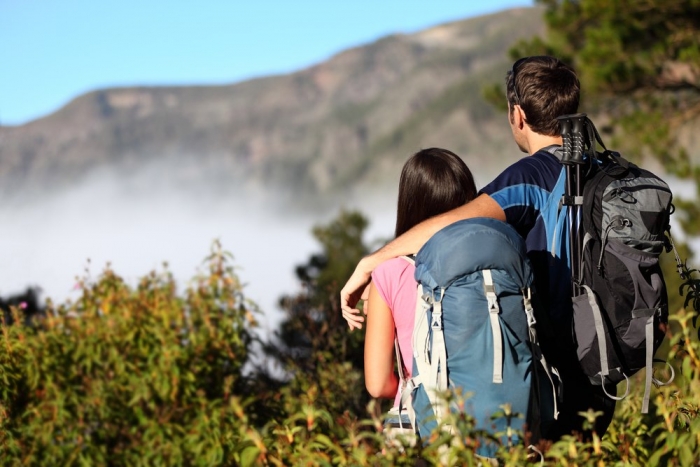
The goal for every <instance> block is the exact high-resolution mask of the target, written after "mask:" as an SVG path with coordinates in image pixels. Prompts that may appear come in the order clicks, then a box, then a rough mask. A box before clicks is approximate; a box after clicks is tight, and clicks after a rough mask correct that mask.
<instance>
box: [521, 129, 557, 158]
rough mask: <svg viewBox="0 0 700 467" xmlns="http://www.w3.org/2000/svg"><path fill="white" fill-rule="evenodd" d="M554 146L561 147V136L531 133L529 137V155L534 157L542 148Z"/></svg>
mask: <svg viewBox="0 0 700 467" xmlns="http://www.w3.org/2000/svg"><path fill="white" fill-rule="evenodd" d="M554 145H559V146H561V136H545V135H540V134H537V133H530V134H529V135H528V153H529V154H530V155H533V154H534V153H536V152H537V151H539V150H540V149H542V148H546V147H548V146H554Z"/></svg>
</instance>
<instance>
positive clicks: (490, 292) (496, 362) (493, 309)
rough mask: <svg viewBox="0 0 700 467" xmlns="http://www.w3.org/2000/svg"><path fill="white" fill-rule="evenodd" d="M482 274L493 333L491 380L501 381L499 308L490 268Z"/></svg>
mask: <svg viewBox="0 0 700 467" xmlns="http://www.w3.org/2000/svg"><path fill="white" fill-rule="evenodd" d="M482 274H483V275H484V294H486V301H487V303H488V311H489V319H490V321H491V333H492V334H493V382H494V383H497V384H500V383H502V382H503V338H502V337H501V324H500V322H499V320H498V315H499V313H500V312H501V309H500V308H499V306H498V296H497V295H496V287H495V286H494V285H493V277H492V276H491V270H490V269H484V270H483V271H482Z"/></svg>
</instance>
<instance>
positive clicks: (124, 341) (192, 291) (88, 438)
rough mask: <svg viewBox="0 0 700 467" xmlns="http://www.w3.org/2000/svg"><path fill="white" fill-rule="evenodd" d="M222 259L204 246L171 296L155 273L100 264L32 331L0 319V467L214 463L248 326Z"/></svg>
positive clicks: (227, 432) (169, 286) (230, 429)
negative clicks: (204, 259)
mask: <svg viewBox="0 0 700 467" xmlns="http://www.w3.org/2000/svg"><path fill="white" fill-rule="evenodd" d="M228 262H229V257H228V254H227V253H225V252H223V251H222V250H221V248H220V247H219V246H218V244H217V245H215V246H214V248H213V251H212V254H211V256H210V257H209V258H208V265H209V271H208V274H206V275H202V276H201V277H198V278H197V279H196V280H195V282H194V284H193V285H192V286H191V287H190V288H188V289H187V290H186V291H185V294H184V296H182V297H181V296H178V294H177V293H176V286H175V283H174V281H173V279H172V277H171V276H170V274H169V273H167V272H164V273H162V274H155V273H152V274H150V275H148V276H146V277H144V278H143V279H141V281H140V282H139V283H138V285H137V286H136V287H131V286H129V285H128V284H127V283H126V282H125V281H124V280H123V279H122V278H121V277H119V276H118V275H117V274H116V273H115V272H114V271H112V270H110V269H107V270H105V271H104V272H103V273H102V275H101V276H100V277H99V278H98V279H97V280H96V281H95V282H90V281H88V280H87V279H85V280H81V281H80V282H79V287H80V289H81V292H82V294H81V296H80V298H79V299H78V300H77V301H76V302H75V303H66V304H63V305H59V306H53V305H52V304H48V306H47V308H48V310H47V311H48V313H47V314H48V316H47V318H45V319H44V320H43V321H42V322H41V323H40V324H39V325H38V326H37V327H24V326H19V325H13V326H2V329H1V331H2V334H1V335H0V378H2V379H1V381H2V384H0V387H2V390H1V392H0V459H2V460H3V464H7V465H10V464H12V465H16V464H20V463H21V464H23V465H107V464H110V465H184V464H186V465H214V464H218V463H221V462H222V461H223V460H224V458H225V457H226V453H227V451H228V450H229V447H227V446H226V444H225V442H226V441H227V439H229V438H231V436H232V433H235V431H236V427H237V422H236V416H235V410H234V409H235V408H236V404H238V402H236V398H235V397H234V395H236V394H238V395H241V394H245V393H246V391H245V387H246V381H245V378H244V377H243V376H242V368H243V366H244V365H245V364H246V362H247V361H248V357H249V347H250V344H251V341H252V336H251V329H252V328H253V327H254V326H255V325H256V324H255V319H254V317H253V314H252V313H253V312H254V310H255V307H254V306H252V304H250V303H248V302H247V301H246V300H245V298H244V297H243V295H242V293H241V285H240V283H239V281H238V278H237V277H236V275H235V274H234V273H233V270H232V268H231V266H230V265H229V264H228Z"/></svg>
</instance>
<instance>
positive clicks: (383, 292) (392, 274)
mask: <svg viewBox="0 0 700 467" xmlns="http://www.w3.org/2000/svg"><path fill="white" fill-rule="evenodd" d="M409 266H411V264H410V263H409V262H408V261H406V260H405V259H403V258H393V259H390V260H389V261H385V262H383V263H382V264H380V265H379V266H377V267H376V268H375V269H374V271H373V272H372V282H373V283H374V286H375V287H376V288H377V291H378V292H379V296H380V297H382V300H384V303H386V305H387V306H388V307H389V308H390V309H392V310H394V309H396V303H395V301H396V297H397V296H398V294H399V288H400V287H401V284H402V279H401V278H402V277H403V275H404V274H407V273H408V272H409V271H408V269H409Z"/></svg>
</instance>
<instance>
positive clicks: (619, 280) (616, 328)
mask: <svg viewBox="0 0 700 467" xmlns="http://www.w3.org/2000/svg"><path fill="white" fill-rule="evenodd" d="M579 115H581V114H579ZM583 117H585V115H584V116H583ZM583 127H584V130H583V140H584V141H585V140H586V139H587V140H588V142H587V144H586V145H584V146H588V148H589V151H588V155H587V157H586V155H585V151H584V157H583V159H584V160H583V165H582V167H583V168H582V169H580V175H579V176H580V178H581V179H582V182H583V190H582V197H581V196H578V197H576V196H570V197H569V198H568V200H569V204H572V203H575V204H577V205H578V206H580V219H581V229H580V231H579V232H578V234H577V235H578V236H580V237H582V238H581V239H579V240H578V241H577V242H576V243H574V244H575V245H577V246H576V247H575V248H577V249H578V251H577V253H576V255H577V263H578V264H576V265H575V264H573V263H572V279H573V281H574V290H578V293H575V294H574V295H575V296H574V297H573V335H574V341H575V343H576V349H577V353H578V359H579V362H580V364H581V368H582V369H583V371H584V373H585V374H586V375H587V376H588V377H589V379H590V381H591V383H593V384H595V385H600V386H601V387H602V389H603V391H605V392H606V394H608V396H609V397H611V398H613V399H616V400H620V399H623V398H624V397H626V396H627V394H629V389H630V388H629V378H630V377H631V376H632V375H633V374H635V373H636V372H637V371H639V370H640V369H642V368H645V369H646V381H645V391H644V399H643V403H642V412H643V413H646V412H647V411H648V407H649V394H650V390H651V384H652V381H653V382H654V383H655V384H657V385H665V384H668V383H670V382H671V381H672V380H673V368H672V367H671V366H670V365H669V368H670V369H671V376H670V378H669V380H668V381H665V382H662V381H659V380H657V379H655V378H654V376H653V372H652V364H653V362H654V353H655V352H656V350H657V349H658V348H659V346H660V345H661V342H662V341H663V338H664V332H663V331H662V330H661V323H666V322H667V319H668V318H667V317H668V296H667V293H666V285H665V282H664V278H663V274H662V271H661V267H660V265H659V256H660V254H661V253H662V252H663V251H664V249H665V247H667V246H668V245H669V242H670V236H668V237H667V235H670V233H669V229H670V224H669V220H670V215H671V212H672V210H673V206H672V204H671V201H672V193H671V190H670V189H669V187H668V184H666V182H664V181H663V180H661V179H660V178H659V177H658V176H656V175H654V174H653V173H651V172H649V171H648V170H645V169H642V168H639V167H637V166H636V165H634V164H632V163H630V162H628V161H627V160H625V159H624V158H622V157H621V156H620V154H619V153H616V152H614V151H609V150H607V149H606V148H605V146H604V145H603V143H602V141H601V139H600V136H599V134H598V132H597V131H596V130H595V127H594V126H593V124H592V123H591V122H590V120H588V118H584V125H583ZM563 133H564V132H563ZM562 136H563V137H564V149H565V152H566V137H565V135H564V134H562ZM596 141H597V142H598V143H599V144H600V145H601V146H602V147H603V149H604V152H602V153H597V152H595V143H596ZM574 143H576V140H574ZM565 160H566V157H565V158H564V159H563V162H564V161H565ZM565 199H567V197H566V195H565ZM565 204H567V203H566V202H565ZM623 380H627V388H626V391H625V393H624V394H623V395H622V396H620V397H617V396H613V395H611V394H609V393H608V391H606V386H608V388H609V387H610V385H615V384H617V383H619V382H620V381H623Z"/></svg>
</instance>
